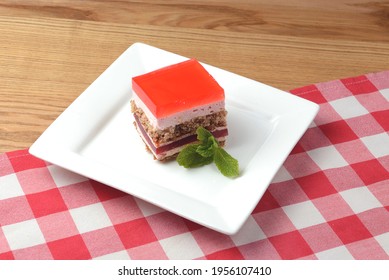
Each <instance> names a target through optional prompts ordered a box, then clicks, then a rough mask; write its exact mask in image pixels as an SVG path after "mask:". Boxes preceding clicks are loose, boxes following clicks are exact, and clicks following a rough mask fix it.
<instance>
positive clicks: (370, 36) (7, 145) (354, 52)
mask: <svg viewBox="0 0 389 280" xmlns="http://www.w3.org/2000/svg"><path fill="white" fill-rule="evenodd" d="M388 15H389V4H388V1H367V0H347V1H346V0H339V1H331V0H316V1H308V0H291V1H284V0H274V1H265V0H240V1H235V0H212V1H201V0H192V1H170V0H169V1H130V0H122V1H92V0H73V1H68V0H55V1H48V0H40V1H36V0H19V1H17V0H2V1H0V34H1V36H0V152H6V151H11V150H15V149H23V148H28V147H29V146H30V145H31V144H32V143H33V142H34V141H35V140H36V139H37V137H38V136H39V135H40V134H41V133H42V132H43V131H44V130H45V129H46V128H47V127H48V126H49V125H50V124H51V122H52V121H53V120H54V119H55V118H56V117H57V116H58V115H59V114H60V113H61V112H62V111H63V110H64V109H65V108H66V107H67V106H68V105H69V104H70V103H71V102H72V101H73V100H74V99H75V98H76V97H77V96H78V95H79V94H80V93H82V92H83V90H84V89H85V88H86V87H87V86H88V85H89V84H90V83H91V82H93V81H94V80H95V79H96V78H97V77H98V76H99V75H100V74H101V73H102V72H103V71H104V70H105V69H106V68H107V67H108V66H109V65H110V64H111V63H112V62H113V61H114V60H115V59H116V58H117V57H118V56H119V55H120V54H121V53H122V52H123V51H125V50H126V49H127V48H128V47H129V46H130V45H131V44H133V43H134V42H139V41H140V42H144V43H147V44H151V45H154V46H156V47H159V48H163V49H166V50H169V51H171V52H175V53H179V54H181V55H184V56H188V57H195V58H197V59H198V60H200V61H202V62H205V63H208V64H211V65H214V66H217V67H219V68H223V69H226V70H229V71H232V72H235V73H237V74H240V75H243V76H246V77H248V78H251V79H255V80H258V81H261V82H263V83H266V84H269V85H271V86H274V87H278V88H281V89H283V90H288V89H292V88H296V87H300V86H303V85H307V84H312V83H316V82H321V81H328V80H332V79H338V78H343V77H349V76H355V75H359V74H364V73H368V72H376V71H381V70H387V69H389V16H388Z"/></svg>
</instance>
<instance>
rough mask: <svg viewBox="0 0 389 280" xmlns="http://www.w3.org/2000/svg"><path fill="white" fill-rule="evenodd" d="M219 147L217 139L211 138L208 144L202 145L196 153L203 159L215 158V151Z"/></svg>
mask: <svg viewBox="0 0 389 280" xmlns="http://www.w3.org/2000/svg"><path fill="white" fill-rule="evenodd" d="M218 147H219V144H218V143H217V141H216V139H215V137H213V136H209V137H208V140H207V141H206V144H201V145H199V146H198V147H197V149H196V152H197V153H198V154H200V155H201V156H203V157H213V155H214V153H215V149H216V148H218Z"/></svg>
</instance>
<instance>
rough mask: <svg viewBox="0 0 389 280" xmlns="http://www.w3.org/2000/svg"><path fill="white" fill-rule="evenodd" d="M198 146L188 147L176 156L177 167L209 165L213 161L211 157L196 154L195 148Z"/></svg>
mask: <svg viewBox="0 0 389 280" xmlns="http://www.w3.org/2000/svg"><path fill="white" fill-rule="evenodd" d="M199 146H200V144H193V145H188V146H186V147H185V148H184V149H182V151H181V152H180V153H179V154H178V156H177V159H176V160H177V162H178V164H179V165H181V166H183V167H185V168H193V167H200V166H204V165H207V164H210V163H211V162H212V161H213V158H212V157H208V158H207V157H203V156H201V155H200V154H199V153H197V151H196V150H197V148H198V147H199Z"/></svg>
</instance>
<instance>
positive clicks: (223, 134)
mask: <svg viewBox="0 0 389 280" xmlns="http://www.w3.org/2000/svg"><path fill="white" fill-rule="evenodd" d="M134 118H135V121H136V124H137V127H138V129H139V132H140V133H142V136H143V137H142V138H143V139H145V140H146V142H147V145H148V146H149V148H150V149H151V150H152V152H153V153H154V154H155V155H159V154H163V153H166V152H168V151H170V150H173V149H176V148H178V147H182V146H184V145H187V144H190V143H193V142H196V141H197V135H196V134H192V135H189V136H186V137H184V138H181V139H179V140H177V141H174V142H171V143H169V144H167V145H164V146H160V147H155V145H154V143H153V141H152V140H151V139H150V137H149V136H148V134H147V132H146V131H145V130H144V128H143V126H142V124H141V123H140V121H139V119H138V117H137V116H136V115H134ZM211 133H212V135H213V136H214V137H215V138H216V139H219V138H224V137H226V136H227V135H228V129H227V128H223V129H221V130H215V131H211Z"/></svg>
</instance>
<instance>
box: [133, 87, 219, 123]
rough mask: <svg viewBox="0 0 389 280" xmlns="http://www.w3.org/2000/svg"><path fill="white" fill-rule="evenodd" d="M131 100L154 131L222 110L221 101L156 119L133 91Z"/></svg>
mask: <svg viewBox="0 0 389 280" xmlns="http://www.w3.org/2000/svg"><path fill="white" fill-rule="evenodd" d="M132 99H133V100H134V102H135V105H136V106H137V107H138V108H140V109H142V110H143V112H144V113H145V115H146V117H147V118H148V119H149V122H150V124H151V125H152V126H153V127H154V128H156V129H165V128H168V127H169V126H173V125H176V124H180V123H183V122H186V121H189V120H191V119H193V118H197V117H201V116H206V115H209V114H213V113H217V112H220V111H222V110H223V109H224V100H222V101H218V102H215V103H210V104H207V105H203V106H198V107H195V108H192V109H191V110H188V111H184V112H179V113H176V114H173V115H170V116H168V117H165V118H159V119H157V118H156V117H155V116H154V115H153V113H151V111H150V110H149V108H148V107H147V106H146V105H145V104H144V103H143V101H142V100H141V99H140V98H139V97H138V95H137V94H136V93H135V92H134V91H133V95H132Z"/></svg>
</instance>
